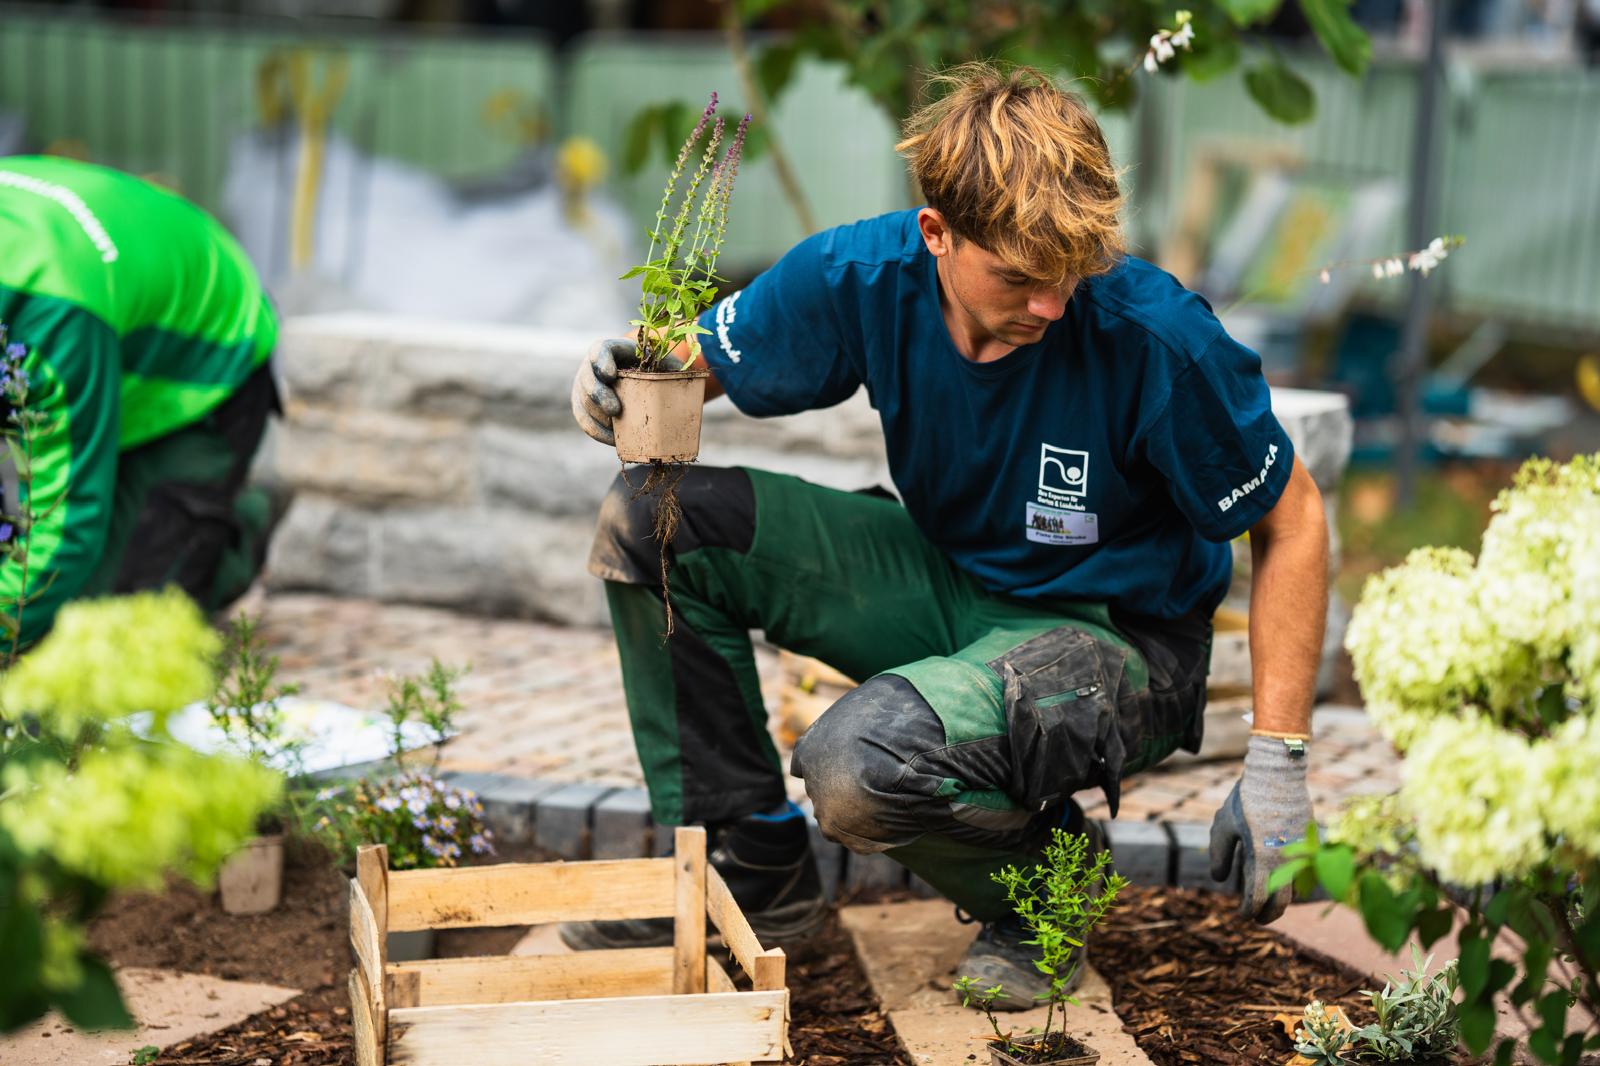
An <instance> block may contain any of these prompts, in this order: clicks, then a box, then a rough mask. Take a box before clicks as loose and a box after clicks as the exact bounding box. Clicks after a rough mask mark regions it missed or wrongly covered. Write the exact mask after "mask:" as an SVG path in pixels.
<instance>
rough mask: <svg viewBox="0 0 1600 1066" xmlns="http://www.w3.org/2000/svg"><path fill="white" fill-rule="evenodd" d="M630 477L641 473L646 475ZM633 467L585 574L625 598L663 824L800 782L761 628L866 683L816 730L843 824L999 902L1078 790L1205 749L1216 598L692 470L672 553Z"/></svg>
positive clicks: (868, 508)
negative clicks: (992, 560) (1063, 592)
mask: <svg viewBox="0 0 1600 1066" xmlns="http://www.w3.org/2000/svg"><path fill="white" fill-rule="evenodd" d="M630 479H631V481H632V483H631V484H630ZM642 480H643V475H642V473H632V474H631V475H630V474H628V473H626V472H625V473H624V475H622V476H620V477H619V479H618V481H617V483H616V484H615V485H614V486H613V489H612V492H611V493H610V494H609V495H608V497H607V499H606V501H605V503H604V505H603V507H602V511H601V518H600V526H599V530H598V532H597V535H596V538H595V545H594V550H593V553H592V554H591V557H590V569H591V571H592V572H594V573H595V574H597V575H598V576H600V577H602V578H604V579H605V581H606V593H607V598H608V602H609V604H610V608H611V615H612V621H613V624H614V626H615V629H616V634H617V641H618V646H619V649H620V652H621V658H622V673H623V683H624V687H625V690H626V694H627V701H628V710H629V715H630V717H631V721H632V725H633V733H634V740H635V743H636V746H637V748H638V752H639V758H640V761H641V763H642V764H643V767H644V771H645V777H646V781H647V783H648V786H649V790H650V798H651V805H652V808H653V811H654V814H655V817H656V819H657V820H658V821H660V822H662V823H663V824H681V823H683V822H704V823H708V824H715V823H718V822H722V821H728V820H732V819H734V818H737V817H740V816H741V815H744V814H748V813H751V812H753V811H758V810H762V809H765V808H769V807H771V806H772V805H774V804H777V803H780V802H782V801H783V799H784V786H783V773H782V766H781V763H780V759H779V755H778V752H777V750H776V748H775V746H774V744H773V741H772V739H771V736H770V735H769V733H768V730H767V713H766V710H765V707H764V706H763V703H762V698H761V691H760V684H759V678H758V676H757V672H756V665H755V659H754V654H753V650H752V646H751V640H750V632H751V631H752V630H761V631H763V632H764V633H765V635H766V637H767V639H768V640H770V641H771V642H772V643H774V644H777V645H779V646H781V647H784V648H787V649H789V650H791V651H794V652H797V653H799V654H802V655H809V656H813V657H815V658H817V659H820V660H822V661H823V662H825V663H828V664H829V665H830V666H833V667H834V668H836V669H838V670H840V671H841V672H843V673H845V674H847V675H849V676H850V677H853V678H858V679H861V680H862V684H861V685H860V686H859V687H858V688H856V689H855V690H853V691H852V692H850V693H848V694H847V695H846V696H845V697H843V698H842V699H840V700H839V701H838V702H836V703H835V704H834V705H833V706H832V707H831V708H829V710H828V711H827V712H826V713H824V714H823V716H822V717H821V718H820V719H819V720H818V721H817V722H816V724H815V725H813V726H812V727H811V729H810V730H809V731H808V732H807V733H806V734H805V735H804V736H803V737H802V738H801V739H800V741H799V743H798V744H797V746H796V748H795V752H794V756H793V760H792V764H791V770H792V772H793V773H794V774H795V775H796V776H799V777H802V778H804V780H805V782H806V789H807V793H808V795H809V796H810V798H811V801H812V804H813V807H814V809H815V814H816V817H817V821H818V823H819V825H820V826H821V828H822V831H823V833H824V835H826V836H828V837H829V838H830V839H834V840H838V841H840V842H842V843H844V844H845V845H846V846H848V847H849V848H851V849H852V850H854V851H857V852H863V853H871V852H879V851H882V852H887V853H888V854H889V855H890V856H891V857H892V858H894V859H896V860H897V861H899V862H901V863H902V864H904V865H905V866H907V867H909V868H910V869H912V870H913V871H915V872H916V873H917V874H918V875H920V876H921V877H923V878H924V879H925V880H927V881H928V882H930V883H931V884H933V885H934V886H935V887H936V888H938V889H940V890H941V891H942V892H944V893H945V894H946V895H947V896H949V897H950V898H951V899H953V900H955V901H956V902H957V903H958V904H959V905H961V906H962V907H963V908H964V909H965V910H966V911H968V912H969V913H970V914H972V915H974V916H976V917H978V918H982V919H985V920H989V919H992V918H994V917H998V916H999V915H1000V914H1001V913H1003V912H1004V910H1005V905H1004V899H1003V896H1002V894H1001V893H1000V890H999V888H998V886H996V885H995V884H993V882H992V881H991V880H990V874H991V873H993V872H994V871H995V870H997V869H999V868H1001V867H1002V866H1004V865H1006V864H1008V863H1018V864H1021V863H1025V862H1031V861H1034V860H1035V858H1036V856H1037V854H1038V849H1039V847H1040V845H1041V843H1042V842H1043V841H1044V839H1045V838H1046V837H1047V834H1048V832H1049V830H1050V829H1051V828H1052V827H1053V826H1056V825H1060V824H1064V823H1065V822H1066V819H1067V813H1068V811H1069V805H1068V799H1069V797H1070V796H1071V795H1072V793H1073V792H1076V791H1078V790H1080V789H1086V788H1094V787H1099V788H1102V789H1104V790H1105V791H1106V794H1107V796H1108V798H1109V799H1110V801H1111V803H1112V809H1113V813H1114V811H1115V803H1116V798H1117V791H1118V783H1119V782H1120V780H1121V778H1122V777H1123V776H1124V775H1126V774H1129V773H1133V772H1135V771H1137V770H1140V769H1142V768H1144V767H1148V766H1151V765H1153V764H1154V763H1156V762H1158V761H1159V760H1160V759H1162V758H1164V757H1165V756H1166V755H1168V754H1170V753H1171V752H1172V751H1174V750H1175V749H1176V748H1178V747H1179V746H1180V745H1182V746H1184V747H1187V748H1188V749H1189V750H1197V749H1198V746H1199V740H1200V723H1201V712H1202V710H1203V704H1204V699H1205V672H1206V664H1207V661H1208V658H1209V649H1210V633H1211V628H1210V620H1209V616H1208V615H1205V616H1202V615H1199V614H1196V615H1195V616H1192V617H1186V618H1182V619H1176V620H1160V619H1152V618H1147V617H1142V616H1138V615H1136V614H1133V613H1131V612H1126V611H1121V610H1116V609H1112V608H1110V607H1108V606H1107V605H1106V604H1103V603H1072V602H1063V601H1054V602H1045V601H1039V600H1024V599H1019V598H1016V597H1012V596H1006V595H1002V594H998V593H995V592H991V591H989V590H987V589H985V588H984V587H983V586H982V585H981V584H980V583H979V582H978V581H977V579H975V578H974V577H972V576H971V575H970V574H968V573H966V572H965V571H963V570H961V569H960V568H958V567H957V566H955V565H954V564H953V563H951V561H950V560H949V559H948V558H946V557H945V556H944V555H943V554H942V553H941V552H940V551H939V550H938V549H937V548H935V547H934V546H933V544H932V543H930V542H929V541H928V540H927V538H926V537H924V536H923V535H922V533H921V532H920V531H919V530H918V529H917V527H916V526H915V524H914V523H913V522H912V520H911V518H910V516H909V515H908V514H907V513H906V511H905V509H904V508H903V507H902V506H901V505H900V504H899V503H898V502H896V501H894V500H893V499H892V498H887V497H886V496H885V495H883V494H869V493H851V492H841V491H838V490H834V489H828V488H822V487H820V486H817V485H812V484H809V483H807V482H804V481H801V480H799V479H797V478H793V477H787V476H783V475H778V474H772V473H767V472H763V471H759V470H745V469H719V468H715V467H699V466H695V467H690V468H688V469H687V470H686V471H685V472H684V475H683V478H682V480H681V481H679V483H678V487H677V496H678V501H679V506H680V507H681V509H682V515H681V518H680V520H679V524H678V531H677V535H676V537H675V539H674V541H673V545H672V549H671V551H670V553H669V557H668V564H669V566H668V588H669V590H670V600H671V604H672V610H673V613H674V631H673V633H672V635H671V636H670V637H666V638H664V637H663V634H664V631H665V628H666V621H665V610H664V602H663V596H662V588H661V564H660V559H659V555H658V551H659V549H658V547H657V544H656V542H655V541H654V540H653V539H652V538H651V536H650V531H651V529H652V528H653V525H654V520H655V512H656V508H657V505H658V503H659V495H658V494H657V493H654V492H652V493H640V492H639V491H638V487H637V486H638V485H639V484H640V483H642Z"/></svg>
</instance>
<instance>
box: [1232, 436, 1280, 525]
mask: <svg viewBox="0 0 1600 1066" xmlns="http://www.w3.org/2000/svg"><path fill="white" fill-rule="evenodd" d="M1277 461H1278V446H1277V445H1276V444H1269V445H1267V458H1266V461H1265V462H1263V463H1262V464H1261V473H1259V474H1257V475H1256V476H1255V477H1253V478H1251V479H1250V480H1249V481H1246V482H1245V483H1244V484H1243V485H1240V486H1239V487H1238V488H1236V489H1234V490H1233V491H1232V492H1231V493H1229V494H1228V495H1226V496H1224V497H1222V499H1220V500H1218V501H1217V510H1219V511H1226V510H1227V509H1228V508H1230V507H1232V506H1233V505H1234V504H1236V503H1238V502H1239V501H1240V500H1242V499H1244V498H1245V497H1246V496H1248V495H1250V494H1251V493H1252V492H1254V491H1256V489H1258V488H1260V487H1261V486H1262V484H1263V483H1264V482H1265V481H1266V480H1267V471H1268V470H1271V469H1272V464H1273V463H1275V462H1277Z"/></svg>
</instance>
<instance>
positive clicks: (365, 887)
mask: <svg viewBox="0 0 1600 1066" xmlns="http://www.w3.org/2000/svg"><path fill="white" fill-rule="evenodd" d="M356 881H358V882H359V883H360V885H361V891H362V892H363V893H365V894H366V897H367V905H368V906H370V907H371V908H372V918H373V921H374V922H376V923H377V927H378V971H379V972H380V973H381V972H383V966H384V963H386V962H388V961H389V936H388V933H389V848H388V845H386V844H363V845H361V847H359V848H357V849H356Z"/></svg>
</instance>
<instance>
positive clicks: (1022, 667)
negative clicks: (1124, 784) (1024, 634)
mask: <svg viewBox="0 0 1600 1066" xmlns="http://www.w3.org/2000/svg"><path fill="white" fill-rule="evenodd" d="M1125 656H1126V652H1125V651H1123V649H1121V648H1119V647H1117V646H1115V645H1113V644H1109V643H1106V642H1103V641H1100V640H1096V639H1095V638H1094V637H1093V636H1091V635H1090V634H1088V633H1086V632H1084V631H1083V630H1081V629H1076V628H1073V627H1061V628H1058V629H1052V630H1050V631H1049V632H1048V633H1042V634H1040V635H1039V636H1037V637H1034V638H1033V639H1031V640H1029V641H1026V642H1025V643H1023V644H1020V645H1018V646H1017V647H1015V648H1013V649H1012V650H1011V651H1009V652H1007V653H1006V654H1005V655H1003V656H1001V657H1000V658H998V659H995V660H994V661H992V662H990V663H989V664H988V666H989V668H990V669H991V670H994V671H995V673H996V674H998V675H999V676H1000V678H1001V680H1002V681H1003V682H1004V685H1005V690H1004V691H1005V696H1004V700H1005V714H1006V733H1007V736H1008V739H1009V741H1010V759H1011V780H1010V787H1009V788H1008V789H1007V794H1008V795H1010V796H1011V798H1012V799H1013V800H1014V801H1016V802H1017V803H1018V804H1019V805H1020V806H1022V807H1023V808H1024V809H1026V810H1030V811H1041V810H1045V809H1046V808H1049V807H1053V806H1055V805H1057V804H1060V803H1063V802H1065V801H1066V799H1067V797H1069V796H1071V795H1072V794H1073V793H1074V792H1077V791H1079V790H1081V789H1085V788H1093V787H1095V786H1100V787H1101V788H1103V789H1105V792H1106V799H1107V802H1108V803H1109V804H1110V805H1111V808H1112V812H1113V814H1115V810H1116V803H1117V791H1118V790H1117V783H1118V782H1119V781H1120V780H1121V778H1122V767H1123V763H1124V761H1125V758H1126V748H1125V745H1124V742H1123V737H1122V732H1121V730H1120V729H1119V728H1118V713H1117V712H1118V695H1119V693H1120V691H1121V688H1122V684H1123V670H1122V667H1123V660H1124V658H1125Z"/></svg>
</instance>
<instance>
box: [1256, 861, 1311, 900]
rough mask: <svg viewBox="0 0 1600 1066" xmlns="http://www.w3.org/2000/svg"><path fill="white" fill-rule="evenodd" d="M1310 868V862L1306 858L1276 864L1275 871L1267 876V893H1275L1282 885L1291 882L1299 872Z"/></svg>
mask: <svg viewBox="0 0 1600 1066" xmlns="http://www.w3.org/2000/svg"><path fill="white" fill-rule="evenodd" d="M1310 868H1311V860H1310V859H1306V858H1295V859H1289V860H1287V861H1285V862H1281V863H1279V864H1278V867H1277V869H1275V870H1273V871H1272V873H1270V874H1268V875H1267V891H1268V892H1276V891H1278V889H1280V888H1282V887H1283V886H1284V885H1286V884H1288V883H1289V882H1291V881H1293V880H1294V879H1295V878H1296V877H1297V876H1299V874H1300V872H1301V871H1303V870H1308V869H1310Z"/></svg>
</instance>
